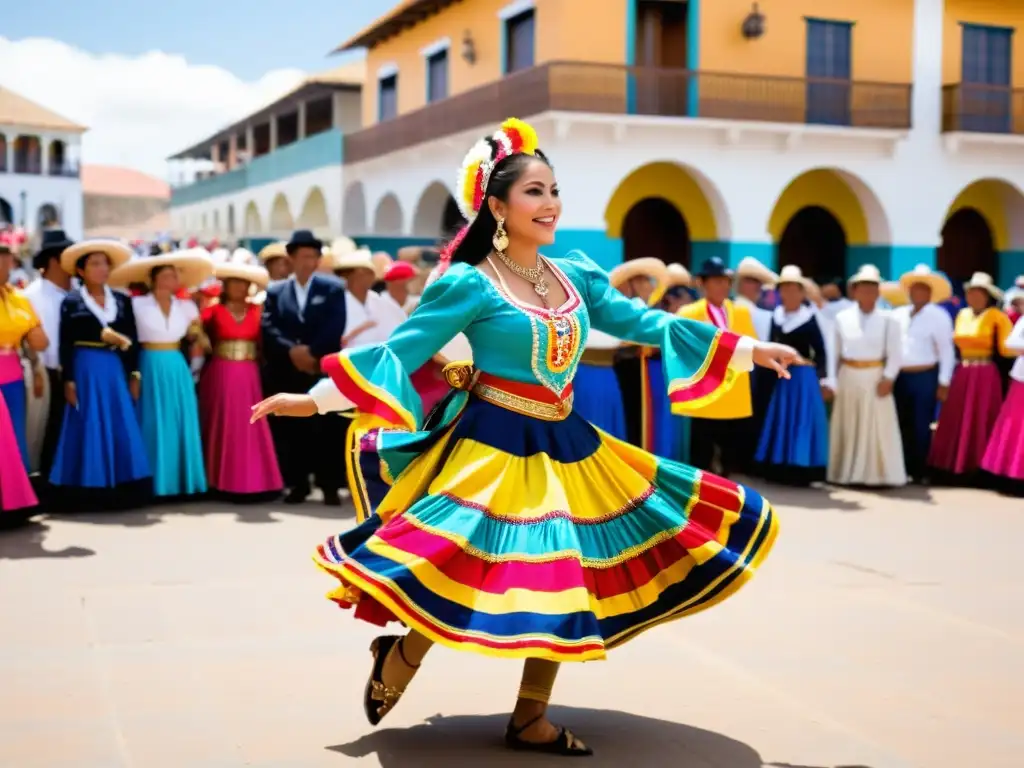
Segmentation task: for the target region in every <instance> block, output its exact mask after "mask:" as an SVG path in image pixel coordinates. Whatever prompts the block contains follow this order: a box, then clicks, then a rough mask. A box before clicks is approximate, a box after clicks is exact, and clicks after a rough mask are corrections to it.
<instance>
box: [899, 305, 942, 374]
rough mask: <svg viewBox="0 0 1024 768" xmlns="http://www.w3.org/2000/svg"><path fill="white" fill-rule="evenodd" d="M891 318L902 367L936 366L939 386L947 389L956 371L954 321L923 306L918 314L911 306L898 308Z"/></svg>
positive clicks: (937, 308) (932, 308) (934, 307)
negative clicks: (897, 335) (895, 326)
mask: <svg viewBox="0 0 1024 768" xmlns="http://www.w3.org/2000/svg"><path fill="white" fill-rule="evenodd" d="M892 316H893V318H895V320H896V322H897V323H898V324H899V326H900V334H901V336H902V337H903V345H902V350H903V367H904V368H917V367H921V366H932V365H938V366H939V385H940V386H943V387H948V386H949V382H950V380H952V378H953V368H954V367H956V345H954V344H953V319H952V318H951V317H950V316H949V313H948V312H946V311H945V310H944V309H942V308H941V307H939V306H936V305H935V304H925V305H924V306H923V307H921V310H920V311H919V312H916V313H915V312H914V308H913V306H911V305H909V304H908V305H906V306H903V307H897V308H896V309H894V310H893V313H892Z"/></svg>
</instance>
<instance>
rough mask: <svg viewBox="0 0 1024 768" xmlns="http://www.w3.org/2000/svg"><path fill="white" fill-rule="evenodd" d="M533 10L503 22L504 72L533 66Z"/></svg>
mask: <svg viewBox="0 0 1024 768" xmlns="http://www.w3.org/2000/svg"><path fill="white" fill-rule="evenodd" d="M533 26H534V25H533V9H532V8H531V9H530V10H528V11H523V12H522V13H520V14H518V15H516V16H513V17H512V18H510V19H508V20H506V21H505V62H504V63H505V72H506V73H510V72H518V71H519V70H521V69H529V68H530V67H532V66H533Z"/></svg>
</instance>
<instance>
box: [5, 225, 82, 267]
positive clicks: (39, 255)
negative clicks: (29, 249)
mask: <svg viewBox="0 0 1024 768" xmlns="http://www.w3.org/2000/svg"><path fill="white" fill-rule="evenodd" d="M74 244H75V242H74V241H73V240H71V239H70V238H69V237H68V236H67V234H65V232H64V230H63V229H48V230H46V231H45V232H43V237H42V239H41V240H40V242H39V250H38V251H36V253H35V255H34V256H33V257H32V267H33V268H34V269H37V270H41V269H43V268H44V267H45V266H46V265H47V264H48V263H49V262H50V259H52V258H53V257H54V256H60V254H61V252H62V251H63V250H64V249H65V248H70V247H71V246H72V245H74ZM13 251H14V249H13V248H12V252H13Z"/></svg>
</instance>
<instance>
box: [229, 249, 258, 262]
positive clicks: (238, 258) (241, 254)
mask: <svg viewBox="0 0 1024 768" xmlns="http://www.w3.org/2000/svg"><path fill="white" fill-rule="evenodd" d="M229 261H232V262H234V263H235V264H254V263H255V262H256V257H255V256H254V255H253V252H252V251H250V250H249V249H248V248H235V250H233V251H232V252H231V258H230V259H229Z"/></svg>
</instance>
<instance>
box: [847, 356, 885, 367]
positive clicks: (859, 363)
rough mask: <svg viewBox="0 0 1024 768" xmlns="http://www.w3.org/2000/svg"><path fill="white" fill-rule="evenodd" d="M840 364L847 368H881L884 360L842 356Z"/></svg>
mask: <svg viewBox="0 0 1024 768" xmlns="http://www.w3.org/2000/svg"><path fill="white" fill-rule="evenodd" d="M842 364H843V365H845V366H847V367H849V368H882V367H884V366H885V360H847V359H846V358H843V360H842Z"/></svg>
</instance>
